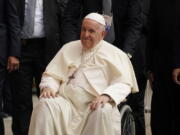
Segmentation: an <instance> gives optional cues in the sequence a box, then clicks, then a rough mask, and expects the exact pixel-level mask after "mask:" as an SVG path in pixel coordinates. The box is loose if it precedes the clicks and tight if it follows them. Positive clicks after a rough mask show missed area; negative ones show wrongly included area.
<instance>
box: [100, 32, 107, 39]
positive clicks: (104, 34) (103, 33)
mask: <svg viewBox="0 0 180 135" xmlns="http://www.w3.org/2000/svg"><path fill="white" fill-rule="evenodd" d="M106 34H107V32H106V31H102V32H101V36H102V39H104V37H105V36H106Z"/></svg>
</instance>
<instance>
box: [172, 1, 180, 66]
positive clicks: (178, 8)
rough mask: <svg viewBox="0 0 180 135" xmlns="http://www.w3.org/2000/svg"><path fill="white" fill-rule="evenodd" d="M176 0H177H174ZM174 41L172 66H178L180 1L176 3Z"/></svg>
mask: <svg viewBox="0 0 180 135" xmlns="http://www.w3.org/2000/svg"><path fill="white" fill-rule="evenodd" d="M176 1H177V0H176ZM175 30H176V32H175V42H174V45H173V62H174V63H173V65H174V68H180V1H177V3H176V26H175Z"/></svg>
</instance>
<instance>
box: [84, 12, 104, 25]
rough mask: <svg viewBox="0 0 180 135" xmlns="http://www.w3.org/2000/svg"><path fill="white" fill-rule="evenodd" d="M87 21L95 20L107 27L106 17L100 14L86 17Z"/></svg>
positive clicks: (91, 14)
mask: <svg viewBox="0 0 180 135" xmlns="http://www.w3.org/2000/svg"><path fill="white" fill-rule="evenodd" d="M84 18H85V19H91V20H94V21H96V22H98V23H100V24H102V25H104V26H105V25H106V23H105V20H104V17H103V16H102V15H100V14H98V13H90V14H88V15H86V16H85V17H84Z"/></svg>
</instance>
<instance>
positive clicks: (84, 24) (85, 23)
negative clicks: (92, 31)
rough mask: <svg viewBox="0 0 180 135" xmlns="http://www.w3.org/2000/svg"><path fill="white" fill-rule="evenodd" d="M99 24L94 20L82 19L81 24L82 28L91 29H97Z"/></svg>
mask: <svg viewBox="0 0 180 135" xmlns="http://www.w3.org/2000/svg"><path fill="white" fill-rule="evenodd" d="M100 25H101V24H100V23H98V22H96V21H94V20H91V19H87V18H86V19H84V20H83V22H82V27H91V28H96V29H97V28H99V27H100Z"/></svg>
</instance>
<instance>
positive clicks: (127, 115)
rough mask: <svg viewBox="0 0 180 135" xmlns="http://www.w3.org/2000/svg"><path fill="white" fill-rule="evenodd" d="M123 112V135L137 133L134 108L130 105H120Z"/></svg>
mask: <svg viewBox="0 0 180 135" xmlns="http://www.w3.org/2000/svg"><path fill="white" fill-rule="evenodd" d="M119 111H120V114H121V117H122V118H121V135H135V134H136V133H135V121H134V117H133V114H132V110H131V108H130V107H129V106H128V105H122V106H121V107H120V110H119Z"/></svg>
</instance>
